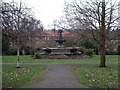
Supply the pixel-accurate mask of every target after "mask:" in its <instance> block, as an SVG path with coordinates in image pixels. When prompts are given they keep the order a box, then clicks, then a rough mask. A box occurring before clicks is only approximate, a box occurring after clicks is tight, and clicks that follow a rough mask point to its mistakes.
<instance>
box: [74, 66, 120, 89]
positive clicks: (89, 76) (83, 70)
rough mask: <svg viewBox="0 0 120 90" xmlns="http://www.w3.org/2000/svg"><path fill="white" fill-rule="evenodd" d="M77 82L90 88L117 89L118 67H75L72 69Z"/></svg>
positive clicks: (119, 84)
mask: <svg viewBox="0 0 120 90" xmlns="http://www.w3.org/2000/svg"><path fill="white" fill-rule="evenodd" d="M73 71H74V73H75V76H76V78H77V80H78V81H79V82H80V83H81V84H82V85H84V86H87V87H92V88H118V86H120V83H119V82H118V65H117V64H116V65H108V66H107V67H106V68H100V67H98V66H97V65H77V66H75V67H74V69H73Z"/></svg>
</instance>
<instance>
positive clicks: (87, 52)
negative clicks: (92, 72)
mask: <svg viewBox="0 0 120 90" xmlns="http://www.w3.org/2000/svg"><path fill="white" fill-rule="evenodd" d="M79 51H80V52H81V53H82V54H85V55H89V56H92V55H93V50H92V49H86V48H84V47H81V48H80V50H79Z"/></svg>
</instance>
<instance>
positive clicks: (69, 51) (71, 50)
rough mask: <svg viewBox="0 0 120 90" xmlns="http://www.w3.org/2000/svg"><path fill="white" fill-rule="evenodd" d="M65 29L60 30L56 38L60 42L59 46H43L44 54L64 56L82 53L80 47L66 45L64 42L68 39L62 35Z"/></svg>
mask: <svg viewBox="0 0 120 90" xmlns="http://www.w3.org/2000/svg"><path fill="white" fill-rule="evenodd" d="M62 32H63V30H59V31H58V38H57V39H56V40H55V41H56V42H58V44H59V45H58V47H57V48H43V51H44V53H43V55H49V56H50V55H52V56H56V55H63V56H73V55H74V56H75V55H80V54H81V53H80V52H79V51H78V50H79V47H64V46H63V43H64V42H65V41H66V40H65V39H64V38H63V36H62Z"/></svg>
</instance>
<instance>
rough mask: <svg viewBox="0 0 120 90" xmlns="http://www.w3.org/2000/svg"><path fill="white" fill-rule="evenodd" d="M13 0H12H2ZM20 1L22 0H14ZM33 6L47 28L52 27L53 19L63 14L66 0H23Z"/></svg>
mask: <svg viewBox="0 0 120 90" xmlns="http://www.w3.org/2000/svg"><path fill="white" fill-rule="evenodd" d="M2 1H6V2H11V1H12V0H2ZM14 1H16V2H20V0H14ZM22 2H24V3H25V4H26V5H28V7H30V8H32V11H33V12H34V14H35V16H36V18H37V19H39V20H41V21H42V23H43V24H44V27H45V28H50V25H52V24H53V21H54V20H55V19H57V18H59V17H61V16H62V15H63V10H64V0H22Z"/></svg>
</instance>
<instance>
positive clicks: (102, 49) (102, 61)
mask: <svg viewBox="0 0 120 90" xmlns="http://www.w3.org/2000/svg"><path fill="white" fill-rule="evenodd" d="M101 20H102V21H101V27H100V32H101V33H100V67H106V65H105V62H106V57H105V1H104V0H103V2H102V18H101Z"/></svg>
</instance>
